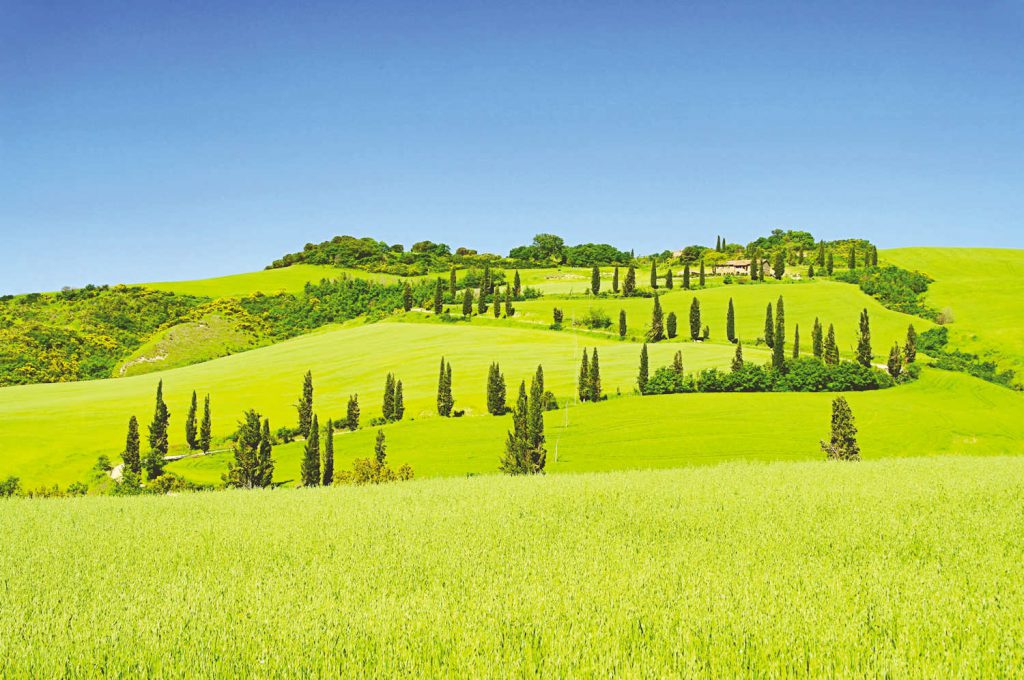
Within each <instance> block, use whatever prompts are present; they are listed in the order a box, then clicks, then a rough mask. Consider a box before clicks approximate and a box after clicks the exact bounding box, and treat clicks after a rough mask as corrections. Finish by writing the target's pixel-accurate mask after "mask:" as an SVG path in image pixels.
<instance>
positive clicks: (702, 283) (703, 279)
mask: <svg viewBox="0 0 1024 680" xmlns="http://www.w3.org/2000/svg"><path fill="white" fill-rule="evenodd" d="M707 281H708V280H707V275H706V274H705V272H704V260H703V259H702V260H701V261H700V287H701V288H703V287H704V286H705V285H707Z"/></svg>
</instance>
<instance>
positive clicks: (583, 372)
mask: <svg viewBox="0 0 1024 680" xmlns="http://www.w3.org/2000/svg"><path fill="white" fill-rule="evenodd" d="M576 394H577V396H578V397H579V400H580V401H581V402H582V401H588V400H589V399H590V355H589V354H587V348H586V347H584V348H583V358H582V359H581V360H580V375H579V378H577V380H576Z"/></svg>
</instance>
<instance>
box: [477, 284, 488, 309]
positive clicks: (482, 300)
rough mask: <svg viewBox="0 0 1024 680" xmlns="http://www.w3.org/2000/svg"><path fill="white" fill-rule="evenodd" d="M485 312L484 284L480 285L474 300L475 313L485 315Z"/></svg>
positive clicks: (485, 293) (485, 295)
mask: <svg viewBox="0 0 1024 680" xmlns="http://www.w3.org/2000/svg"><path fill="white" fill-rule="evenodd" d="M486 312H487V290H486V289H485V288H484V284H483V283H481V284H480V291H479V294H478V295H477V298H476V313H477V314H485V313H486Z"/></svg>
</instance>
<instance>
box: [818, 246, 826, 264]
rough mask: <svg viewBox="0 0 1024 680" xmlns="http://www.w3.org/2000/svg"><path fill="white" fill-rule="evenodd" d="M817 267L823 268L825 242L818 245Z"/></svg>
mask: <svg viewBox="0 0 1024 680" xmlns="http://www.w3.org/2000/svg"><path fill="white" fill-rule="evenodd" d="M818 266H819V267H824V266H825V242H824V241H822V242H821V243H819V244H818Z"/></svg>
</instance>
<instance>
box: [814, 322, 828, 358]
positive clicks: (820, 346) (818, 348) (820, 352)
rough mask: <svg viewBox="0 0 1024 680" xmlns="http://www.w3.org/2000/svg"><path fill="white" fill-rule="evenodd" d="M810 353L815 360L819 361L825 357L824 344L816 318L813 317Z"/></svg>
mask: <svg viewBox="0 0 1024 680" xmlns="http://www.w3.org/2000/svg"><path fill="white" fill-rule="evenodd" d="M811 351H812V352H813V353H814V358H815V359H819V360H820V359H821V358H822V357H823V356H824V355H825V343H824V339H823V338H822V330H821V322H820V321H818V317H814V328H813V329H812V330H811Z"/></svg>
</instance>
